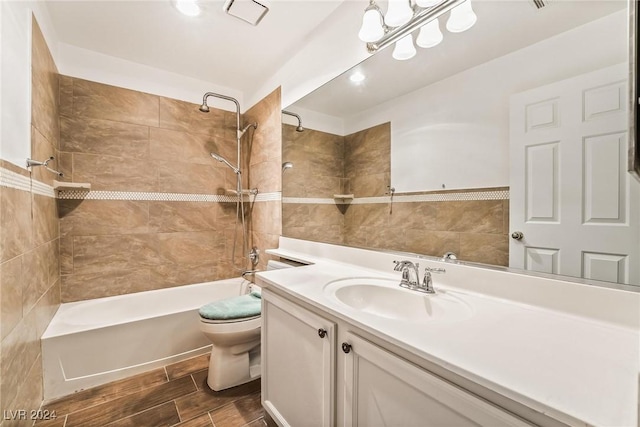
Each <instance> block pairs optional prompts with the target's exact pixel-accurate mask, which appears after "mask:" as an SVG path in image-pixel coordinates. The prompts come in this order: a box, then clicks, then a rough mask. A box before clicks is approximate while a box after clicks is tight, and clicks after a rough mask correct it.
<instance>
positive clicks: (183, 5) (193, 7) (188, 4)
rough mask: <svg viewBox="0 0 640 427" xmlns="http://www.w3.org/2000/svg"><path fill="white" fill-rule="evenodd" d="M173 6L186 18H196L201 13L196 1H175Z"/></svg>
mask: <svg viewBox="0 0 640 427" xmlns="http://www.w3.org/2000/svg"><path fill="white" fill-rule="evenodd" d="M173 5H174V6H175V8H176V9H178V12H180V13H182V14H183V15H186V16H198V15H200V13H201V12H202V10H201V9H200V5H198V1H197V0H176V1H175V2H174V3H173Z"/></svg>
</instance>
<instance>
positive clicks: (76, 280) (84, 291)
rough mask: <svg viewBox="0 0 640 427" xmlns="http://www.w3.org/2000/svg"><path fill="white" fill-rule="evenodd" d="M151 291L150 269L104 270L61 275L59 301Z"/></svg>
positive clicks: (153, 286)
mask: <svg viewBox="0 0 640 427" xmlns="http://www.w3.org/2000/svg"><path fill="white" fill-rule="evenodd" d="M154 268H155V267H154ZM153 289H156V285H155V283H153V282H151V269H150V268H148V267H136V268H133V269H129V270H111V271H108V270H105V271H99V272H97V273H80V274H72V275H63V276H62V277H61V283H60V300H61V302H63V303H65V302H74V301H83V300H88V299H94V298H102V297H108V296H114V295H123V294H129V293H133V292H143V291H150V290H153Z"/></svg>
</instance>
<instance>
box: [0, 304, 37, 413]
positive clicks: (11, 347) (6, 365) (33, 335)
mask: <svg viewBox="0 0 640 427" xmlns="http://www.w3.org/2000/svg"><path fill="white" fill-rule="evenodd" d="M1 347H2V348H1V350H0V351H1V352H2V363H1V364H0V365H1V366H0V377H1V378H2V385H1V386H0V389H1V391H0V404H1V405H2V407H3V408H10V407H11V404H12V402H14V400H15V398H16V397H17V395H18V391H19V390H20V388H21V387H22V385H23V384H24V382H25V380H26V378H27V377H28V375H29V370H30V368H31V367H32V366H33V363H34V362H35V361H36V359H37V358H38V354H39V353H40V341H39V339H38V336H37V326H36V317H35V313H29V315H27V316H26V317H23V318H22V319H21V320H20V322H19V323H18V325H17V326H16V327H15V328H14V329H13V331H11V332H10V333H9V335H7V337H6V338H5V339H4V340H2V346H1Z"/></svg>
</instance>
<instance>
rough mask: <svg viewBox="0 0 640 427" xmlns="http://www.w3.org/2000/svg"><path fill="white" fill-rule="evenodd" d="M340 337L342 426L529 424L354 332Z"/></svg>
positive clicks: (513, 425) (510, 426) (460, 426)
mask: <svg viewBox="0 0 640 427" xmlns="http://www.w3.org/2000/svg"><path fill="white" fill-rule="evenodd" d="M342 336H344V342H343V343H342V344H341V353H343V357H344V377H343V379H342V381H340V380H338V386H339V387H342V388H343V393H342V395H343V396H344V400H345V401H344V409H343V416H344V418H343V422H342V423H341V425H343V426H344V427H356V426H367V427H375V426H392V425H395V426H437V427H441V426H455V427H463V426H492V427H499V426H505V427H507V426H509V427H515V426H527V425H530V424H527V423H524V422H523V421H521V420H520V419H519V418H516V417H514V416H513V415H511V414H509V413H507V412H505V411H503V410H501V409H499V408H498V407H496V406H493V405H491V404H489V403H487V402H485V401H484V400H481V399H479V398H477V397H475V396H474V395H472V394H470V393H468V392H466V391H464V390H462V389H461V388H458V387H456V386H454V385H452V384H450V383H448V382H446V381H444V380H442V379H440V378H439V377H437V376H435V375H433V374H431V373H429V372H427V371H426V370H424V369H422V368H419V367H418V366H416V365H414V364H412V363H410V362H408V361H406V360H405V359H402V358H400V357H398V356H396V355H395V354H393V353H391V352H389V351H387V350H385V349H384V348H382V347H379V346H377V345H375V344H373V343H371V342H369V341H367V340H365V339H363V338H361V337H359V336H357V335H355V334H353V333H350V332H347V333H346V334H341V338H342Z"/></svg>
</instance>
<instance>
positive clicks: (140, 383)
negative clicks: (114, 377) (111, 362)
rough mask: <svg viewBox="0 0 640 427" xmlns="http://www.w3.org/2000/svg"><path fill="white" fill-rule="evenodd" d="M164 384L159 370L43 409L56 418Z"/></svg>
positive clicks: (73, 395) (91, 389)
mask: <svg viewBox="0 0 640 427" xmlns="http://www.w3.org/2000/svg"><path fill="white" fill-rule="evenodd" d="M166 382H167V375H166V373H165V371H164V368H159V369H155V370H153V371H149V372H145V373H142V374H140V375H135V376H133V377H129V378H125V379H122V380H119V381H114V382H111V383H108V384H104V385H101V386H98V387H94V388H90V389H87V390H83V391H79V392H77V393H74V394H72V395H69V396H66V397H63V398H61V399H58V400H55V401H52V402H50V403H47V404H45V405H44V409H47V410H49V411H56V412H57V413H58V416H60V415H64V414H70V413H71V412H75V411H79V410H81V409H86V408H88V407H91V406H95V405H98V404H101V403H105V402H108V401H109V400H113V399H116V398H119V397H122V396H126V395H128V394H131V393H135V392H138V391H140V390H144V389H145V388H148V387H152V386H155V385H159V384H163V383H166Z"/></svg>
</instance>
